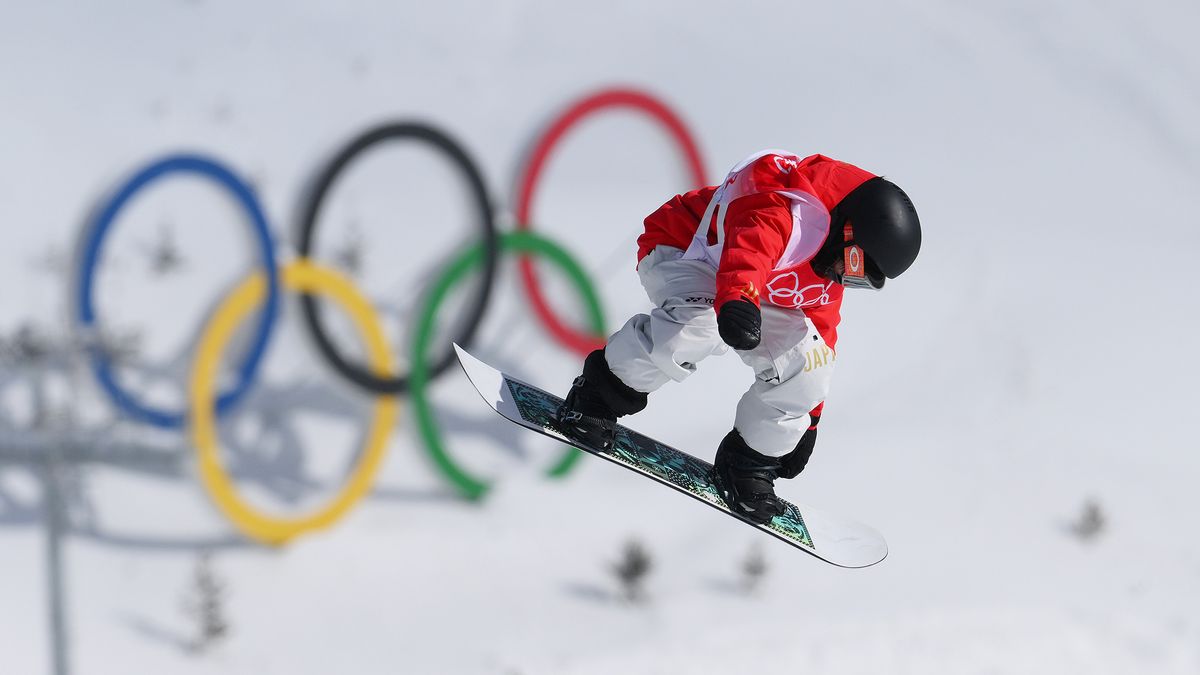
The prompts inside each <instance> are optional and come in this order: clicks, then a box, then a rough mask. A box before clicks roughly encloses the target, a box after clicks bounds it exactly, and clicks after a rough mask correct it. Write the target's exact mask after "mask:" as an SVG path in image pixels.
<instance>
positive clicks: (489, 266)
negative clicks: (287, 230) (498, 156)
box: [300, 122, 500, 394]
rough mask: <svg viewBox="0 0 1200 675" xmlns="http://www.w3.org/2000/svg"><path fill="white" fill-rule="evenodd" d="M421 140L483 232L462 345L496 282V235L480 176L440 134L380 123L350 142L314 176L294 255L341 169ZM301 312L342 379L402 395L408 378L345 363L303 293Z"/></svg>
mask: <svg viewBox="0 0 1200 675" xmlns="http://www.w3.org/2000/svg"><path fill="white" fill-rule="evenodd" d="M406 138H411V139H413V140H418V141H424V142H426V143H428V144H430V145H432V146H433V147H435V148H437V149H439V150H441V151H442V152H444V153H446V155H447V156H449V157H450V159H451V160H453V163H454V164H455V165H456V166H457V167H458V168H459V169H461V170H462V172H463V174H464V175H465V176H466V178H467V183H468V184H469V186H470V189H471V195H472V197H473V198H474V201H475V208H476V209H477V212H478V215H479V225H480V227H481V228H482V229H483V248H484V255H485V256H486V261H485V267H484V275H483V276H484V278H483V281H482V282H481V283H480V286H479V288H478V290H477V291H476V292H475V295H474V296H473V297H472V298H471V301H470V302H469V303H468V304H469V309H468V311H469V315H468V317H467V320H466V321H465V322H464V325H463V326H462V328H461V332H460V333H459V334H458V335H455V337H454V341H455V342H457V343H459V344H462V345H467V344H470V343H471V339H472V337H473V336H474V334H475V330H476V329H477V328H478V327H479V323H480V321H481V320H482V319H483V312H484V310H485V309H487V305H488V298H489V297H490V296H491V293H492V285H493V282H494V280H495V277H496V267H497V261H498V259H499V257H500V237H499V235H498V233H497V231H496V215H495V212H494V211H493V209H492V204H491V202H490V201H489V200H488V195H487V188H486V187H484V183H483V176H482V175H481V174H480V172H479V168H478V167H477V165H476V164H475V162H474V161H472V160H471V158H470V156H469V155H467V153H466V151H465V150H464V149H463V148H462V146H461V145H459V144H458V143H457V142H455V141H454V140H453V139H451V138H450V137H449V136H447V135H446V134H445V133H444V132H442V131H440V130H438V129H436V128H434V127H432V126H430V125H428V124H424V123H421V122H393V123H385V124H382V125H380V126H377V127H373V128H371V129H368V130H367V131H366V132H364V133H362V134H360V135H359V136H358V137H357V138H355V139H354V140H353V141H351V142H350V143H349V144H348V145H347V146H346V147H345V148H344V149H343V150H342V151H341V152H339V153H338V154H337V155H336V156H335V157H334V158H333V160H332V161H331V162H330V163H329V164H328V165H327V166H326V167H325V170H324V171H322V172H321V174H320V175H319V176H318V177H317V180H316V183H315V184H314V185H313V186H312V188H311V190H310V191H309V193H308V202H307V204H306V205H305V208H304V210H303V212H302V214H303V215H302V216H301V220H300V255H301V256H302V257H305V258H307V257H309V255H310V254H311V252H312V240H313V231H314V230H315V229H316V223H317V218H318V217H319V216H320V212H321V205H322V204H323V203H324V201H325V196H326V194H327V193H328V192H329V190H330V188H331V187H332V186H333V184H334V182H336V180H337V178H338V176H339V175H341V173H342V171H344V170H345V168H346V166H347V165H349V164H350V163H351V162H352V161H354V160H355V159H356V158H357V157H358V156H359V155H361V154H362V153H363V152H365V151H366V150H367V149H368V148H370V147H371V146H373V145H375V144H377V143H381V142H383V141H387V140H392V139H406ZM301 307H302V308H303V311H304V322H305V324H307V325H308V330H309V332H310V333H312V336H313V339H314V340H315V341H316V343H317V348H318V349H319V350H320V351H321V354H322V355H324V357H325V358H326V359H327V360H328V361H329V363H330V364H331V365H332V366H333V367H334V369H335V370H337V371H338V372H339V373H341V374H342V375H343V376H344V377H346V378H347V379H349V380H350V381H352V382H354V383H355V384H357V385H360V386H362V387H364V388H365V389H368V390H370V391H372V392H375V393H378V394H399V393H403V392H405V391H407V390H408V386H409V378H408V377H407V376H406V375H399V376H397V377H386V378H385V377H379V376H377V375H375V374H373V373H371V372H369V371H368V370H367V369H366V368H364V367H362V366H359V365H357V364H354V363H351V362H350V361H348V360H346V359H345V358H343V357H342V355H341V354H339V353H338V351H337V348H336V347H334V345H333V341H332V340H331V339H330V338H329V334H328V333H327V332H326V331H325V327H324V326H323V325H322V323H321V318H320V314H321V312H320V311H319V310H318V308H317V298H316V297H314V296H313V295H311V294H308V293H305V294H304V295H303V297H302V298H301ZM454 360H455V357H454V350H452V349H449V348H447V349H446V353H445V355H444V356H443V357H442V358H441V359H440V360H439V361H437V362H436V363H434V364H433V366H431V367H430V369H429V379H430V380H433V379H434V378H436V377H437V376H438V375H440V374H441V373H443V372H444V371H445V370H446V369H447V368H449V367H450V366H451V364H453V363H454Z"/></svg>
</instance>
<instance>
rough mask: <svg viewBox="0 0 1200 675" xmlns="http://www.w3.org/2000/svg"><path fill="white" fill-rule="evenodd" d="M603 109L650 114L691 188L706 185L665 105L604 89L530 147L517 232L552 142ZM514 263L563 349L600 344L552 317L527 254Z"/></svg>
mask: <svg viewBox="0 0 1200 675" xmlns="http://www.w3.org/2000/svg"><path fill="white" fill-rule="evenodd" d="M606 108H632V109H634V110H638V111H641V112H644V113H646V114H647V115H649V116H650V118H652V119H654V120H656V121H657V122H659V123H660V124H662V125H663V126H664V127H666V129H667V131H668V132H670V134H671V136H672V137H673V138H674V139H675V141H676V142H677V143H678V144H679V147H680V149H681V150H683V154H684V158H685V160H686V162H687V168H688V171H689V172H690V173H691V174H692V176H691V178H692V184H693V185H694V186H696V187H703V186H704V185H705V181H704V162H703V160H701V159H700V151H699V149H698V148H697V146H696V142H695V140H694V139H693V138H692V134H691V132H689V131H688V129H687V127H686V126H684V124H683V120H681V119H680V118H679V116H678V115H676V114H675V113H674V112H673V111H672V110H671V109H670V108H668V107H667V106H666V104H664V103H663V102H661V101H659V100H658V99H656V98H654V97H652V96H650V95H649V94H646V93H643V92H640V91H636V90H633V89H605V90H603V91H599V92H597V93H595V94H592V95H591V96H588V97H586V98H584V99H582V100H580V101H578V102H577V103H575V104H574V105H572V106H571V107H570V108H568V109H567V111H566V112H564V113H563V114H562V115H561V116H559V118H558V119H556V120H555V121H554V122H553V123H552V124H550V127H549V128H548V129H547V130H546V133H545V134H543V135H542V137H541V138H540V139H539V140H538V142H537V143H536V144H535V145H534V148H533V152H532V153H531V154H530V156H529V161H528V163H526V165H525V171H524V172H523V173H522V174H521V178H520V180H519V181H518V183H517V213H516V217H517V229H518V230H527V229H530V228H531V227H532V223H533V219H532V218H531V217H530V216H531V214H530V211H531V208H530V207H531V204H532V203H533V188H534V185H535V184H536V183H537V180H538V177H539V176H540V175H541V172H542V168H543V167H544V166H545V164H546V160H547V159H549V156H550V152H551V151H552V150H553V149H554V147H555V145H557V144H558V142H559V141H560V140H562V137H563V136H565V135H566V133H567V132H568V131H570V130H571V128H572V127H574V126H575V125H576V124H578V123H579V122H580V121H582V120H583V119H584V118H585V117H587V116H589V115H591V114H592V113H595V112H599V111H601V110H604V109H606ZM519 265H520V268H521V282H522V284H524V286H525V292H526V293H528V294H529V299H530V301H532V303H533V309H534V312H535V313H536V314H537V316H538V318H539V319H540V320H541V322H542V324H543V325H545V326H546V329H547V330H549V331H550V334H551V335H553V336H554V337H555V338H556V339H557V340H558V341H559V342H560V343H562V344H563V345H564V346H566V347H567V348H568V349H571V350H573V351H575V352H578V353H579V354H587V353H588V352H590V351H592V350H594V349H599V348H600V347H603V346H604V338H603V337H600V338H599V339H598V338H597V337H596V336H595V335H592V334H590V333H584V332H582V331H578V330H576V329H574V328H572V327H570V326H568V325H566V324H565V323H563V322H561V321H559V319H558V317H556V316H554V313H553V312H552V311H551V310H550V305H549V303H547V302H546V298H545V296H543V295H542V291H541V286H540V285H539V284H538V278H537V273H536V272H535V270H534V266H533V259H532V258H531V256H529V255H522V256H521V259H520V262H519Z"/></svg>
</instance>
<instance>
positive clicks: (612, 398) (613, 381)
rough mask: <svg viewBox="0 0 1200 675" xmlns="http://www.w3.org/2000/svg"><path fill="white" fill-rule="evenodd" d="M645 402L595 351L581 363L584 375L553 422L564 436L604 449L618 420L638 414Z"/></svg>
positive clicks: (580, 377)
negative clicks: (624, 416)
mask: <svg viewBox="0 0 1200 675" xmlns="http://www.w3.org/2000/svg"><path fill="white" fill-rule="evenodd" d="M647 399H648V396H647V395H646V394H644V393H642V392H640V391H637V390H636V389H633V388H632V387H630V386H629V385H627V384H625V383H624V382H622V381H621V380H620V378H618V377H617V376H616V375H614V374H613V372H612V370H610V369H609V367H608V361H607V360H606V359H605V358H604V350H603V349H597V350H596V351H594V352H592V353H591V354H588V356H587V358H586V359H585V360H584V362H583V375H580V376H579V377H577V378H575V382H574V383H573V384H572V385H571V391H570V392H568V393H567V400H565V401H563V404H562V406H561V407H560V408H559V409H558V414H557V415H556V416H555V418H556V419H555V422H556V424H557V426H558V430H559V431H561V432H562V433H563V434H564V435H566V436H567V437H569V438H571V439H573V440H576V441H579V442H581V443H584V444H587V445H589V446H591V447H593V448H598V449H601V450H607V449H609V448H611V447H612V445H613V442H614V440H615V439H616V433H617V418H618V417H621V416H623V415H632V414H633V413H635V412H639V411H640V410H642V409H643V408H645V407H646V402H647Z"/></svg>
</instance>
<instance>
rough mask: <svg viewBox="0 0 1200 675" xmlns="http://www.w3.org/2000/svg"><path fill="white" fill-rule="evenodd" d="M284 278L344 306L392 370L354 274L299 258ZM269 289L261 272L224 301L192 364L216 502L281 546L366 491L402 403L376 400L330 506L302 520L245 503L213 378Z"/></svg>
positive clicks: (375, 360)
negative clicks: (227, 457) (224, 451)
mask: <svg viewBox="0 0 1200 675" xmlns="http://www.w3.org/2000/svg"><path fill="white" fill-rule="evenodd" d="M279 280H280V283H281V284H282V285H283V286H284V287H285V288H287V289H288V290H292V291H301V292H309V293H320V294H322V295H327V296H329V297H330V298H331V299H333V300H334V301H336V302H337V303H338V304H339V305H341V306H342V308H343V309H344V310H345V311H346V312H347V313H348V314H349V315H350V318H351V319H352V320H353V321H354V324H355V327H356V328H357V329H358V331H359V333H360V334H361V335H362V338H363V339H364V341H365V342H366V347H367V355H368V364H369V365H370V367H371V369H372V370H374V371H375V374H377V375H379V376H381V377H387V376H391V375H392V374H393V364H392V357H391V351H390V350H389V349H388V348H387V341H386V339H385V337H384V334H383V329H382V328H381V327H380V323H379V317H378V315H376V313H375V310H374V309H373V308H372V307H371V303H370V302H369V301H368V300H367V299H366V298H364V297H363V295H362V294H361V293H359V292H358V290H356V289H355V287H354V285H353V284H352V283H351V282H350V280H349V279H347V278H345V277H343V276H342V275H341V274H339V273H337V272H335V271H333V270H331V269H328V268H325V267H320V266H318V265H316V264H314V263H312V262H309V261H306V260H298V261H295V262H292V263H290V264H288V265H287V266H285V267H284V268H283V273H282V275H281V276H280V279H279ZM265 294H266V282H265V281H264V279H263V275H262V273H256V274H254V275H253V276H251V277H250V278H248V279H246V281H244V282H242V284H241V285H240V286H238V287H237V288H236V289H234V291H233V292H232V293H231V294H230V295H229V296H228V297H227V298H225V301H224V302H222V303H221V305H220V307H218V308H217V311H216V313H215V314H214V315H213V318H212V320H211V321H210V322H209V324H208V325H207V326H206V327H205V329H204V334H203V335H202V336H201V337H200V344H199V347H198V350H197V354H196V361H195V364H194V365H193V367H192V377H191V383H190V386H189V398H190V401H189V404H190V406H191V414H190V418H189V419H190V421H191V424H190V427H191V435H192V445H194V446H195V448H196V458H197V461H198V462H199V468H200V479H201V483H203V485H204V487H205V489H206V490H207V491H208V494H209V495H210V496H211V497H212V499H213V501H214V502H216V504H217V507H218V508H220V509H221V511H222V512H223V513H224V514H225V515H226V516H227V517H228V518H229V520H231V521H232V522H233V524H234V525H235V526H236V527H237V529H238V530H240V531H241V532H242V533H243V534H245V535H246V536H247V537H250V538H251V539H255V540H257V541H260V542H262V543H264V544H270V545H278V544H283V543H285V542H286V541H288V540H289V539H291V538H293V537H295V536H297V535H300V534H302V533H304V532H307V531H310V530H317V529H320V528H324V527H328V526H330V525H332V524H334V523H335V522H337V521H338V520H339V519H341V518H342V517H343V516H345V515H346V513H347V512H348V511H349V510H350V508H351V507H353V506H354V504H355V503H356V502H357V501H358V500H360V499H362V498H363V496H364V495H366V493H367V492H368V491H369V490H370V489H371V485H372V483H373V482H374V480H375V474H376V473H378V471H379V468H380V466H381V465H382V463H383V456H384V451H385V450H386V444H387V438H388V434H389V433H390V431H391V430H392V428H393V427H394V426H395V423H396V416H397V412H398V406H397V403H396V397H395V396H381V397H379V398H377V399H376V402H375V408H374V419H373V420H372V422H371V428H370V431H369V433H368V435H367V441H366V446H365V449H364V452H363V454H362V457H361V458H360V459H359V461H358V464H357V465H356V466H355V468H354V470H353V472H352V473H351V474H350V478H349V481H348V482H347V483H346V484H345V486H344V487H343V488H342V489H341V491H340V492H338V494H337V495H335V496H334V497H333V499H332V500H331V501H330V502H329V503H328V504H326V505H325V506H323V507H321V508H319V509H317V510H315V511H313V512H311V513H309V514H307V515H303V516H299V517H280V516H272V515H267V514H264V513H262V512H260V511H258V510H256V509H255V508H254V507H252V506H250V505H249V504H248V503H246V501H245V500H243V499H242V498H241V496H240V495H239V494H238V492H237V489H236V487H235V486H234V484H233V480H232V479H231V478H230V476H229V474H228V473H227V472H226V471H225V467H224V466H222V464H221V458H220V452H219V446H220V442H219V440H218V438H217V428H216V421H215V414H214V400H215V391H214V389H215V387H214V382H215V380H216V377H217V369H218V366H219V364H220V361H221V353H222V352H223V351H224V349H225V346H226V344H228V342H229V340H230V338H231V337H232V335H233V333H234V331H235V330H236V329H237V327H238V326H239V325H240V324H241V323H242V321H243V320H245V318H246V316H247V315H248V314H250V312H251V311H253V310H254V309H255V308H256V307H258V306H259V304H261V303H262V300H263V297H264V295H265Z"/></svg>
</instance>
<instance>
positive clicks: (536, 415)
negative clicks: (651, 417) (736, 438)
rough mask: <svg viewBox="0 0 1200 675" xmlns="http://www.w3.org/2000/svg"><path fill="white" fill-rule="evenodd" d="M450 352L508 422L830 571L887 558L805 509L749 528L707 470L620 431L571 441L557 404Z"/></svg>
mask: <svg viewBox="0 0 1200 675" xmlns="http://www.w3.org/2000/svg"><path fill="white" fill-rule="evenodd" d="M454 349H455V351H456V352H457V353H458V360H459V363H461V364H462V367H463V370H464V371H465V372H466V374H467V378H468V379H469V380H470V381H471V384H472V385H474V386H475V389H476V390H478V391H479V394H480V395H481V396H483V399H484V401H486V402H487V403H488V405H490V406H491V407H492V409H493V410H495V411H496V412H498V413H499V414H500V415H501V416H503V417H505V418H507V419H508V420H510V421H512V422H515V423H517V424H519V425H521V426H523V427H526V428H528V429H531V430H533V431H536V432H538V433H541V434H544V435H546V436H550V437H551V438H556V439H558V440H560V441H562V442H564V443H566V444H568V445H571V446H574V447H576V448H579V449H580V450H583V451H584V452H587V453H590V454H592V455H596V456H597V457H601V458H603V459H606V460H608V461H610V462H614V463H616V464H620V465H621V466H624V467H625V468H628V469H631V470H633V471H636V472H638V473H640V474H642V475H644V476H648V477H650V478H652V479H654V480H656V481H658V482H659V483H662V484H664V485H667V486H669V487H672V488H674V489H676V490H678V491H680V492H682V493H684V494H687V495H689V496H691V497H693V498H694V499H697V500H699V501H701V502H704V503H705V504H708V505H709V506H711V507H713V508H715V509H717V510H718V511H722V512H724V513H726V514H728V515H729V516H731V517H733V518H737V519H738V520H740V521H742V522H744V523H746V524H747V525H749V526H751V527H754V528H757V529H760V530H762V531H764V532H766V533H767V534H770V535H772V536H774V537H776V538H778V539H780V540H782V541H785V542H787V543H788V544H791V545H792V546H795V547H796V548H798V549H800V550H802V551H804V552H805V553H808V554H810V555H813V556H816V557H817V558H820V559H821V560H824V561H826V562H828V563H831V564H833V565H837V566H839V567H853V568H857V567H868V566H870V565H874V564H876V563H878V562H880V561H881V560H883V559H884V558H885V557H886V556H887V543H886V542H885V541H884V540H883V537H882V536H880V535H879V533H878V532H876V531H875V530H873V529H871V528H870V527H867V526H866V525H863V524H861V523H857V522H854V521H852V520H847V519H844V518H839V517H836V516H833V515H830V514H827V513H824V512H822V511H820V510H818V509H815V508H812V507H810V506H805V505H800V504H792V503H787V511H786V512H785V513H784V514H783V515H782V516H776V517H775V518H773V519H772V521H771V522H770V523H769V524H767V525H758V524H755V523H752V522H750V521H749V520H747V519H745V518H743V517H742V516H740V515H738V514H737V513H734V512H733V511H731V510H730V509H729V507H728V506H726V505H725V501H724V499H722V497H721V493H720V491H719V490H718V489H717V487H716V485H715V484H714V483H713V476H712V472H713V468H712V465H711V464H709V463H708V462H706V461H704V460H702V459H699V458H696V457H693V456H691V455H689V454H687V453H684V452H680V451H679V450H676V449H675V448H672V447H670V446H668V445H664V444H662V443H659V442H658V441H656V440H654V439H652V438H649V437H647V436H644V435H642V434H639V433H637V432H636V431H631V430H629V429H627V428H625V427H623V426H618V427H617V437H616V442H615V443H614V444H613V447H612V448H609V449H607V450H601V449H597V448H592V447H588V446H586V445H583V444H581V443H579V442H576V441H573V440H571V439H569V438H567V437H566V436H564V435H563V434H561V433H559V432H558V431H557V430H556V429H555V422H554V418H555V412H556V411H557V410H558V407H559V406H560V405H562V399H561V398H559V397H557V396H554V395H553V394H550V393H548V392H546V391H544V390H542V389H539V388H538V387H534V386H532V385H530V384H527V383H525V382H522V381H521V380H518V379H516V378H514V377H511V376H509V375H507V374H505V373H502V372H500V371H499V370H496V369H495V368H493V367H491V366H489V365H488V364H486V363H484V362H483V361H480V360H479V359H477V358H475V357H474V356H471V355H470V354H469V353H467V352H466V351H465V350H464V349H462V348H461V347H459V346H458V345H454Z"/></svg>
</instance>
